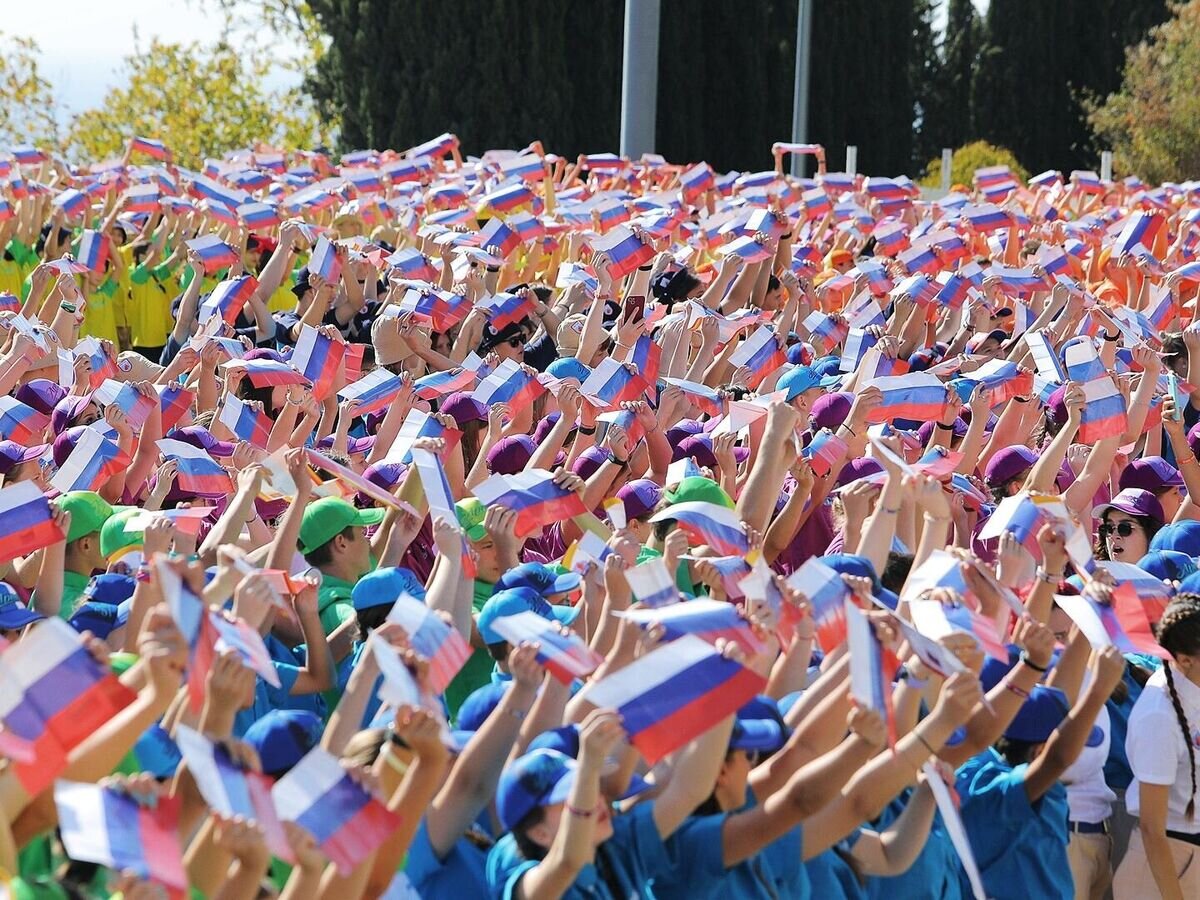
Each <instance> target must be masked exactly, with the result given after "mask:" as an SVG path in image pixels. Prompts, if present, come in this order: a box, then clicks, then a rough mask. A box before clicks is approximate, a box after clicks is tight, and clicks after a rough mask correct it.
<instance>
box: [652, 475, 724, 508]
mask: <svg viewBox="0 0 1200 900" xmlns="http://www.w3.org/2000/svg"><path fill="white" fill-rule="evenodd" d="M664 496H665V497H666V498H667V502H669V503H671V504H675V503H690V502H694V501H698V502H701V503H715V504H717V506H723V507H725V508H726V509H733V507H734V503H733V500H731V499H730V497H729V495H728V494H727V493H725V489H724V488H722V487H721V486H720V485H719V484H717V483H716V482H715V481H713V480H712V479H711V478H705V477H703V476H702V475H689V476H688V477H687V478H685V479H683V481H681V482H679V486H678V487H677V488H675V490H673V491H667V492H666V493H665V494H664Z"/></svg>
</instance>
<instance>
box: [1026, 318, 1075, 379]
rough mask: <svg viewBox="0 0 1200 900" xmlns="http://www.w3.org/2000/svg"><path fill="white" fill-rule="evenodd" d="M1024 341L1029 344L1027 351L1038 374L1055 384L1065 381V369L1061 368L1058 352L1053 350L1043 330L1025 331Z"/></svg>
mask: <svg viewBox="0 0 1200 900" xmlns="http://www.w3.org/2000/svg"><path fill="white" fill-rule="evenodd" d="M1025 343H1026V344H1028V345H1029V351H1030V353H1031V354H1032V355H1033V362H1034V366H1035V367H1036V368H1037V373H1038V374H1039V375H1041V376H1042V377H1043V378H1045V379H1047V380H1048V381H1053V382H1054V383H1055V384H1063V383H1065V382H1066V380H1067V372H1066V369H1064V368H1063V365H1062V362H1061V361H1060V360H1059V358H1058V354H1057V353H1055V352H1054V346H1053V345H1052V344H1051V343H1050V339H1049V337H1047V336H1046V333H1045V332H1044V331H1043V330H1041V329H1038V330H1037V331H1027V332H1025Z"/></svg>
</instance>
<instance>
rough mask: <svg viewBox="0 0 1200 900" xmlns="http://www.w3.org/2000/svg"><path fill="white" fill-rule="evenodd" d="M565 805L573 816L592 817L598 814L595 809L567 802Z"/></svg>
mask: <svg viewBox="0 0 1200 900" xmlns="http://www.w3.org/2000/svg"><path fill="white" fill-rule="evenodd" d="M563 805H564V806H565V807H566V809H567V812H569V813H570V814H571V815H573V816H579V818H581V819H590V818H591V817H592V816H594V815H595V814H596V811H595V810H594V809H580V808H579V807H578V806H572V805H571V804H570V803H565V804H563Z"/></svg>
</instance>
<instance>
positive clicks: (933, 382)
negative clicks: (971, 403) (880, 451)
mask: <svg viewBox="0 0 1200 900" xmlns="http://www.w3.org/2000/svg"><path fill="white" fill-rule="evenodd" d="M871 384H872V385H874V386H875V387H877V388H879V390H880V391H882V393H883V404H882V405H881V406H879V407H878V408H877V409H875V410H873V411H872V413H871V415H870V417H869V418H868V421H869V422H890V421H892V420H893V419H913V420H915V421H917V422H933V421H936V420H937V418H938V416H940V415H941V413H942V409H943V408H944V407H945V405H946V385H944V384H943V383H942V382H941V381H940V380H939V379H938V377H937V376H936V375H930V374H929V373H927V372H913V373H910V374H908V375H894V376H890V377H887V378H875V379H873V380H872V381H871Z"/></svg>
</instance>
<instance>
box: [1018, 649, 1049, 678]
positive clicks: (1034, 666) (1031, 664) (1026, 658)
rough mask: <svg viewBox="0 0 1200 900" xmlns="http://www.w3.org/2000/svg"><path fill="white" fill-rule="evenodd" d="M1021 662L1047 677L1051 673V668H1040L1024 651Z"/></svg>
mask: <svg viewBox="0 0 1200 900" xmlns="http://www.w3.org/2000/svg"><path fill="white" fill-rule="evenodd" d="M1021 662H1023V663H1025V665H1027V666H1029V668H1031V669H1033V671H1035V672H1040V673H1041V674H1042V675H1045V674H1046V673H1047V672H1049V671H1050V666H1048V665H1046V666H1039V665H1038V664H1037V663H1035V662H1034V661H1033V660H1031V659H1030V658H1029V654H1028V653H1026V652H1025V651H1024V650H1022V651H1021Z"/></svg>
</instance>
